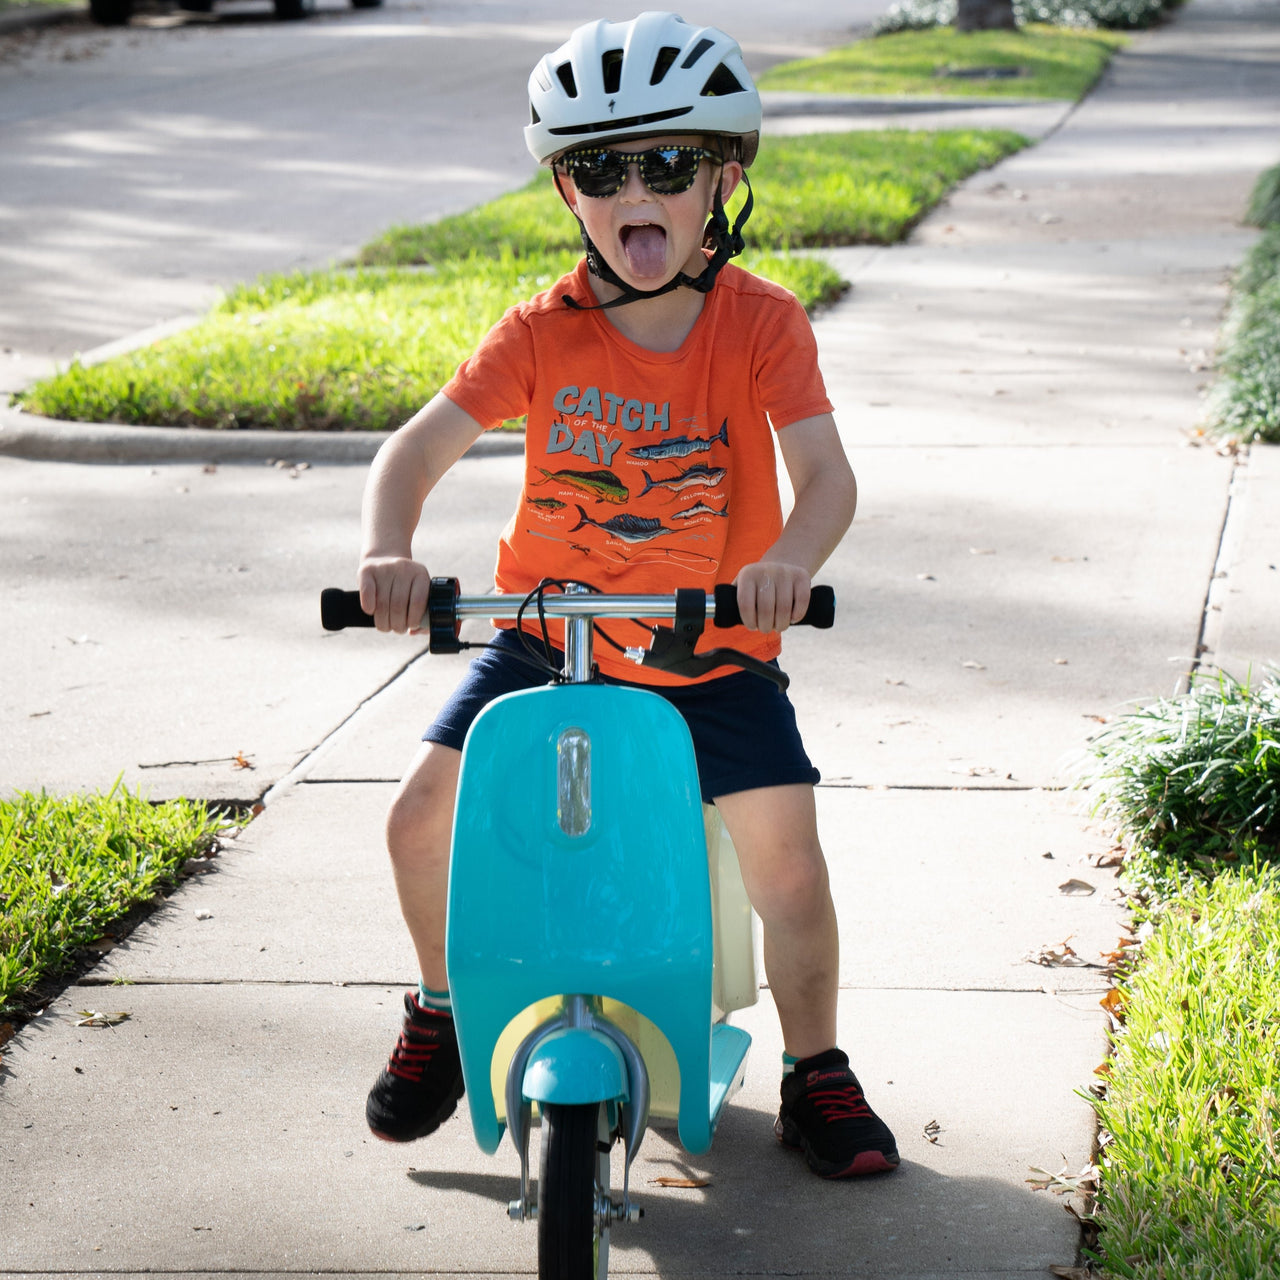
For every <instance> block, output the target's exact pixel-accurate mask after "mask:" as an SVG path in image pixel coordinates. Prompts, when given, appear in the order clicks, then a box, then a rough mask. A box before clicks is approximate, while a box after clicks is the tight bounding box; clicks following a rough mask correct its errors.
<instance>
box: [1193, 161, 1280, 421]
mask: <svg viewBox="0 0 1280 1280" xmlns="http://www.w3.org/2000/svg"><path fill="white" fill-rule="evenodd" d="M1246 220H1247V221H1249V222H1252V223H1253V224H1254V225H1257V226H1261V227H1263V228H1264V230H1263V233H1262V236H1261V237H1260V238H1259V239H1258V240H1257V242H1256V243H1255V244H1254V245H1253V247H1252V248H1251V249H1250V250H1249V252H1248V254H1247V255H1246V256H1245V260H1244V262H1243V264H1242V265H1241V268H1240V270H1239V272H1237V274H1236V279H1235V282H1234V284H1233V286H1232V291H1231V303H1230V306H1229V308H1228V312H1227V322H1226V324H1225V325H1224V326H1223V334H1222V339H1221V341H1220V344H1219V346H1220V350H1219V354H1218V379H1217V381H1216V382H1215V383H1214V385H1213V387H1212V388H1211V390H1210V393H1209V400H1208V406H1207V409H1206V414H1205V421H1204V430H1205V432H1206V433H1207V434H1208V435H1210V436H1212V437H1214V438H1215V439H1218V440H1222V441H1224V442H1227V443H1229V444H1232V445H1239V444H1249V443H1251V442H1253V441H1255V440H1261V441H1266V442H1268V443H1270V444H1277V443H1280V166H1276V167H1275V168H1272V169H1268V170H1267V171H1266V172H1265V173H1263V174H1262V176H1261V177H1260V178H1259V179H1258V181H1257V183H1256V185H1255V186H1254V189H1253V194H1252V196H1251V198H1250V201H1249V208H1248V211H1247V214H1246Z"/></svg>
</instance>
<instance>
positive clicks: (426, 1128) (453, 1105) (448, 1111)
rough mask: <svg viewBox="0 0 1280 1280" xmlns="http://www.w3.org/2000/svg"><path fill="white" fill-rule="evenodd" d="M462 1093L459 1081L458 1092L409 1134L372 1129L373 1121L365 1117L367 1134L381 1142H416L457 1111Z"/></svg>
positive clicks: (432, 1131) (433, 1131)
mask: <svg viewBox="0 0 1280 1280" xmlns="http://www.w3.org/2000/svg"><path fill="white" fill-rule="evenodd" d="M464 1092H465V1089H464V1088H463V1085H462V1082H461V1081H459V1082H458V1092H457V1093H455V1094H454V1095H453V1096H452V1097H451V1098H447V1099H445V1102H444V1104H443V1105H442V1106H441V1108H440V1110H439V1111H437V1112H436V1113H435V1115H434V1116H432V1117H431V1119H430V1120H429V1121H427V1122H426V1123H425V1124H423V1125H419V1127H418V1128H416V1129H414V1130H412V1131H410V1132H409V1133H401V1134H395V1133H387V1132H386V1131H385V1130H383V1129H377V1128H375V1127H374V1124H373V1121H371V1120H370V1119H369V1117H368V1115H366V1116H365V1123H366V1124H367V1125H368V1126H369V1132H370V1133H371V1134H373V1136H374V1137H375V1138H378V1139H380V1140H381V1141H383V1142H395V1143H403V1142H417V1140H418V1139H419V1138H425V1137H427V1136H428V1135H429V1134H432V1133H435V1131H436V1130H437V1129H438V1128H439V1127H440V1126H441V1125H442V1124H444V1122H445V1121H446V1120H447V1119H448V1118H449V1117H450V1116H451V1115H453V1113H454V1112H455V1111H457V1109H458V1103H459V1102H460V1101H461V1099H462V1095H463V1093H464Z"/></svg>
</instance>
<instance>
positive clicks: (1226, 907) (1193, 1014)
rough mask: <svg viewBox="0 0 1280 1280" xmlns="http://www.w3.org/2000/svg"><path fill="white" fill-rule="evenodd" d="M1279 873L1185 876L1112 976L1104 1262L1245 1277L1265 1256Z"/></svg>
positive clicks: (1273, 1203) (1279, 1227) (1272, 1244)
mask: <svg viewBox="0 0 1280 1280" xmlns="http://www.w3.org/2000/svg"><path fill="white" fill-rule="evenodd" d="M1278 971H1280V875H1277V869H1276V868H1275V867H1274V866H1270V867H1264V868H1263V869H1261V870H1260V871H1257V872H1251V871H1232V872H1224V873H1222V874H1220V875H1219V876H1217V877H1216V878H1215V879H1214V880H1212V881H1211V882H1206V881H1203V880H1194V879H1192V880H1189V881H1188V882H1187V883H1186V885H1185V887H1184V888H1182V889H1181V890H1180V891H1178V892H1177V893H1176V894H1175V895H1174V896H1173V897H1171V898H1170V899H1168V900H1167V901H1166V902H1165V903H1164V905H1163V907H1162V908H1161V910H1160V911H1159V914H1158V918H1157V922H1156V923H1155V927H1154V930H1153V931H1152V932H1151V934H1150V936H1149V937H1148V938H1147V940H1146V941H1145V942H1144V944H1143V945H1142V948H1141V956H1140V959H1139V960H1138V962H1137V963H1136V965H1135V967H1134V968H1133V971H1132V972H1131V974H1130V975H1129V976H1128V977H1126V978H1125V979H1124V980H1123V982H1122V986H1121V992H1122V996H1123V1018H1124V1026H1123V1030H1122V1031H1120V1032H1119V1033H1118V1034H1117V1036H1116V1049H1115V1056H1114V1058H1113V1060H1112V1064H1111V1071H1110V1073H1109V1076H1108V1082H1107V1088H1106V1097H1105V1098H1104V1099H1103V1100H1102V1101H1099V1102H1097V1103H1096V1107H1097V1111H1098V1116H1099V1119H1100V1121H1101V1124H1102V1134H1101V1143H1102V1148H1101V1156H1100V1166H1101V1172H1102V1189H1101V1192H1100V1196H1099V1200H1098V1204H1097V1208H1096V1211H1095V1219H1094V1221H1095V1225H1097V1226H1098V1227H1100V1228H1101V1235H1100V1245H1101V1249H1102V1254H1101V1258H1102V1263H1103V1268H1104V1274H1105V1275H1106V1276H1110V1277H1124V1278H1125V1280H1256V1278H1257V1277H1261V1276H1268V1275H1274V1274H1275V1266H1276V1259H1277V1258H1280V983H1277V981H1276V976H1277V972H1278Z"/></svg>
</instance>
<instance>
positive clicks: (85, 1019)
mask: <svg viewBox="0 0 1280 1280" xmlns="http://www.w3.org/2000/svg"><path fill="white" fill-rule="evenodd" d="M131 1017H133V1014H131V1013H124V1012H118V1013H99V1012H98V1011H97V1010H96V1009H81V1010H80V1011H79V1012H78V1013H77V1014H76V1019H77V1021H76V1026H77V1027H114V1026H117V1025H119V1024H120V1023H121V1022H128V1021H129V1019H130V1018H131Z"/></svg>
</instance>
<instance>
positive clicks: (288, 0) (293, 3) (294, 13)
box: [275, 0, 315, 22]
mask: <svg viewBox="0 0 1280 1280" xmlns="http://www.w3.org/2000/svg"><path fill="white" fill-rule="evenodd" d="M314 9H315V0H275V11H276V17H277V18H281V19H283V20H284V21H286V22H293V21H296V20H297V19H299V18H309V17H310V16H311V14H312V12H313V11H314Z"/></svg>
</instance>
